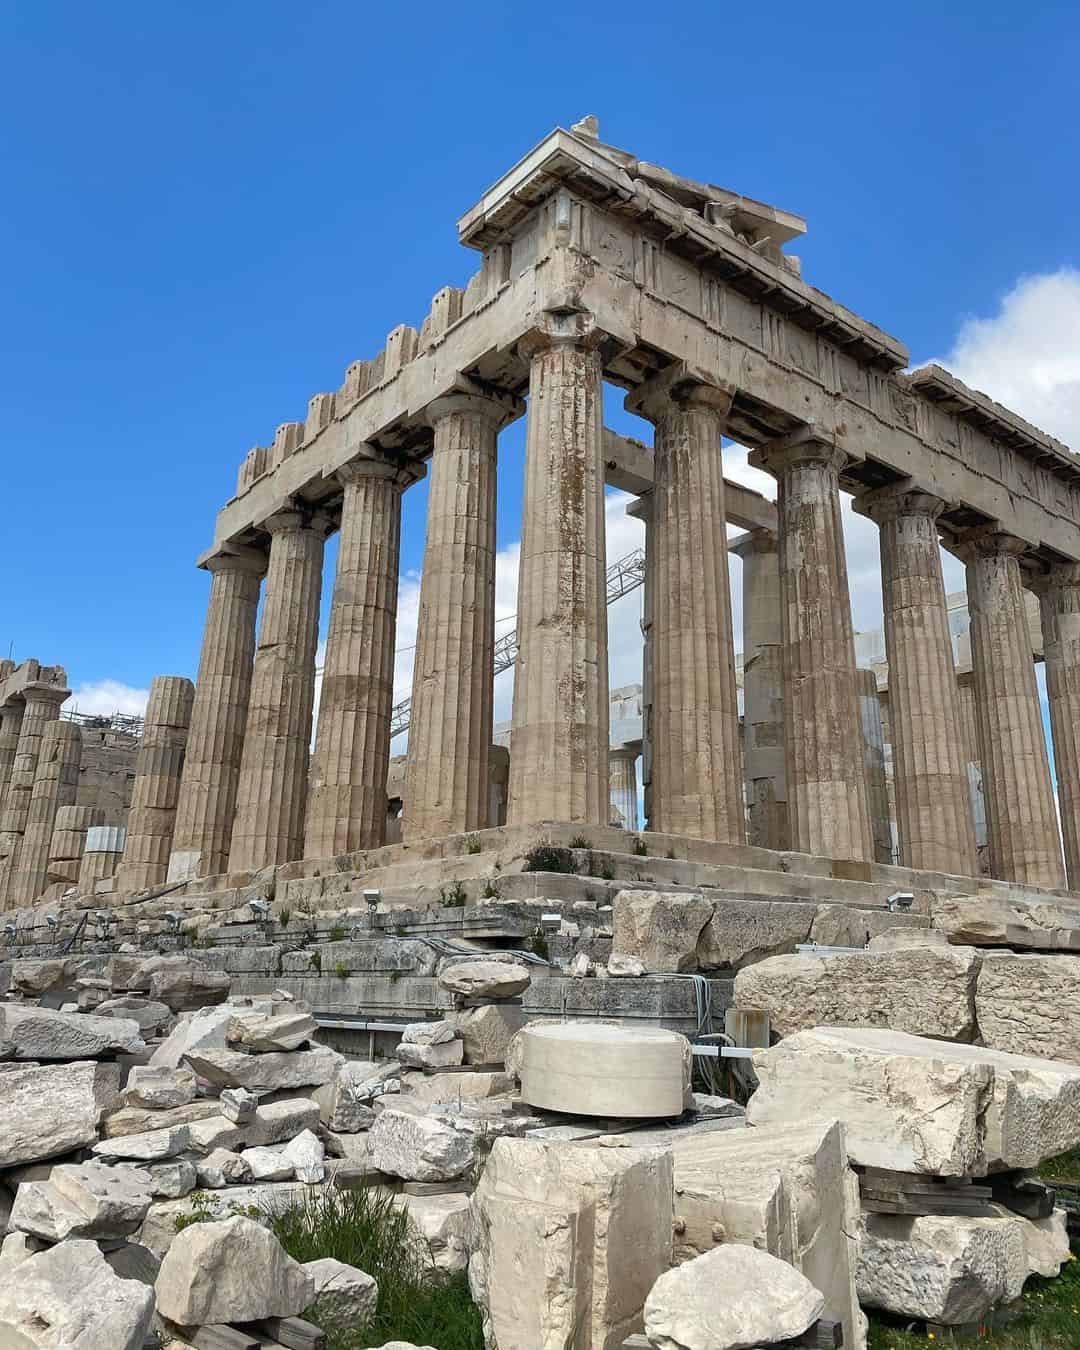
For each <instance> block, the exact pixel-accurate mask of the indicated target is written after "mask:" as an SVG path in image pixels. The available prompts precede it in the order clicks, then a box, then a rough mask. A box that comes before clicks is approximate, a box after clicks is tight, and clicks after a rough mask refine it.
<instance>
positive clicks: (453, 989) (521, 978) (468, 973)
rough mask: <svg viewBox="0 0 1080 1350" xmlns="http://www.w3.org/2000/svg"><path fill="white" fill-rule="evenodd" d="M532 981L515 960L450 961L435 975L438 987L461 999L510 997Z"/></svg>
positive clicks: (527, 972) (526, 967)
mask: <svg viewBox="0 0 1080 1350" xmlns="http://www.w3.org/2000/svg"><path fill="white" fill-rule="evenodd" d="M531 982H532V976H531V975H530V973H529V968H528V966H524V965H522V964H521V963H520V962H516V961H454V962H452V963H451V964H450V965H448V966H445V967H444V968H443V969H442V970H441V971H440V972H439V987H440V988H441V989H445V990H446V991H447V993H449V994H460V995H461V996H462V997H464V998H514V997H515V996H516V995H518V994H520V993H523V992H524V990H526V989H528V987H529V985H530V984H531Z"/></svg>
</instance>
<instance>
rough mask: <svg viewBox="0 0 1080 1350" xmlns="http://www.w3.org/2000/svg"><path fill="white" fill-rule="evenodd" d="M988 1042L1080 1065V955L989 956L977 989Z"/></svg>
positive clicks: (981, 1029)
mask: <svg viewBox="0 0 1080 1350" xmlns="http://www.w3.org/2000/svg"><path fill="white" fill-rule="evenodd" d="M975 1006H976V1010H977V1012H978V1017H979V1032H980V1034H981V1037H982V1040H983V1043H984V1044H985V1045H988V1046H990V1047H991V1049H994V1050H1006V1051H1008V1052H1010V1053H1012V1054H1018V1055H1038V1056H1045V1057H1046V1058H1047V1059H1063V1060H1070V1061H1072V1062H1073V1063H1080V956H1046V955H1034V954H1031V955H1017V954H1016V953H1014V952H988V953H987V954H986V956H985V958H984V960H983V964H982V970H981V971H980V973H979V982H978V985H977V986H976V989H975Z"/></svg>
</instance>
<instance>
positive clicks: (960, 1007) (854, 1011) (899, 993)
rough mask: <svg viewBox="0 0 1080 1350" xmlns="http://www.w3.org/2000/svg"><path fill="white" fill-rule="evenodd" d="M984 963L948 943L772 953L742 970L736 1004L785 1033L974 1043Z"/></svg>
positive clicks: (972, 952) (737, 979)
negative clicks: (855, 1033) (849, 1030)
mask: <svg viewBox="0 0 1080 1350" xmlns="http://www.w3.org/2000/svg"><path fill="white" fill-rule="evenodd" d="M980 961H981V957H980V955H979V953H978V952H976V951H975V949H974V948H973V947H950V946H948V945H942V946H937V947H934V946H916V947H909V948H904V949H901V950H894V951H881V952H852V953H843V954H838V955H835V956H809V955H793V956H773V957H770V958H769V959H768V960H765V961H759V962H757V963H756V964H755V965H752V966H744V967H743V969H742V970H740V971H739V973H738V975H737V976H736V977H735V1006H736V1007H737V1008H748V1009H757V1010H760V1011H762V1012H767V1013H768V1014H769V1024H770V1026H771V1028H772V1030H773V1031H774V1032H776V1033H777V1034H778V1035H780V1036H788V1035H790V1034H791V1033H792V1032H793V1031H804V1030H806V1029H807V1028H809V1027H823V1026H847V1027H887V1028H890V1029H892V1030H893V1031H910V1032H912V1033H914V1034H915V1035H917V1036H935V1037H940V1038H942V1039H945V1040H953V1041H970V1040H972V1039H973V1037H974V1035H975V981H976V978H977V976H978V972H979V965H980ZM931 989H932V990H933V997H929V998H928V997H927V991H928V990H931Z"/></svg>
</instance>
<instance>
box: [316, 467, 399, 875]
mask: <svg viewBox="0 0 1080 1350" xmlns="http://www.w3.org/2000/svg"><path fill="white" fill-rule="evenodd" d="M416 477H417V472H416V469H415V468H411V469H410V470H409V471H406V470H404V469H402V468H401V467H399V466H397V465H394V464H388V463H386V462H384V461H382V460H370V459H358V460H354V461H353V462H352V463H350V464H347V465H345V466H344V467H343V468H341V469H339V470H338V478H339V479H340V480H341V483H342V485H343V487H344V497H343V499H342V503H341V537H340V540H339V542H338V560H337V573H336V575H335V578H334V595H333V600H332V601H331V605H330V630H329V633H328V635H327V639H326V659H325V661H324V663H323V683H322V695H321V697H320V699H319V725H318V730H317V732H316V738H315V758H314V760H313V762H312V771H311V795H310V797H309V799H308V819H307V828H306V831H305V834H304V850H303V852H304V857H306V858H333V857H337V856H338V855H339V854H342V853H351V852H353V851H354V850H355V849H361V848H378V847H380V846H381V845H382V843H383V842H384V841H385V839H386V774H387V769H388V768H389V764H390V710H391V708H392V706H393V701H394V642H395V634H396V632H397V598H398V558H399V552H400V540H401V496H402V493H403V491H404V489H405V488H406V486H407V485H408V484H409V483H410V482H412V481H414V480H415V478H416Z"/></svg>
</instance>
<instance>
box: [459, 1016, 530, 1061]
mask: <svg viewBox="0 0 1080 1350" xmlns="http://www.w3.org/2000/svg"><path fill="white" fill-rule="evenodd" d="M524 1024H525V1014H524V1012H523V1011H522V1009H521V1008H518V1007H515V1006H514V1004H512V1003H489V1004H488V1005H487V1007H485V1008H462V1009H461V1010H460V1011H459V1012H456V1013H454V1026H455V1028H456V1030H457V1034H458V1035H459V1036H460V1037H461V1044H462V1046H463V1048H464V1059H465V1063H466V1064H502V1063H504V1062H505V1060H506V1052H507V1050H508V1049H509V1046H510V1042H511V1040H512V1039H513V1038H514V1036H516V1035H517V1033H518V1032H519V1031H520V1030H521V1028H522V1026H524Z"/></svg>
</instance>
